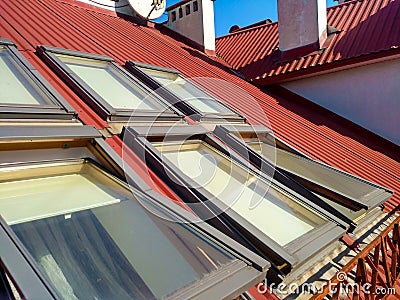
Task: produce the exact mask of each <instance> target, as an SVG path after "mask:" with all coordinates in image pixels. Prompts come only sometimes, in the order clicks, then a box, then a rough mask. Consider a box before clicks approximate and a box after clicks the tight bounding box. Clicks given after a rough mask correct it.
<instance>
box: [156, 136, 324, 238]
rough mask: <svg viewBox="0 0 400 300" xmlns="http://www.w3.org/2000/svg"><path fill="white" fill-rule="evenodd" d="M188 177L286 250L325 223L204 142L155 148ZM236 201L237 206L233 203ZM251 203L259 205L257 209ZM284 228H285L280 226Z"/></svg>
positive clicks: (164, 145)
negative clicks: (290, 244) (267, 186)
mask: <svg viewBox="0 0 400 300" xmlns="http://www.w3.org/2000/svg"><path fill="white" fill-rule="evenodd" d="M155 146H156V147H157V148H158V149H159V150H160V151H161V152H162V153H163V155H164V156H165V157H167V158H168V159H169V160H170V161H171V162H172V163H173V164H174V165H175V166H177V167H178V168H179V169H180V170H181V171H182V172H183V173H184V174H185V175H187V176H189V177H190V178H191V179H193V180H194V181H195V182H196V183H197V184H198V185H199V186H200V187H203V188H205V189H206V190H207V191H208V192H210V193H211V194H212V195H214V196H215V197H216V198H218V199H219V200H221V201H222V202H224V203H225V204H227V205H229V206H230V207H231V209H233V210H234V211H235V212H237V213H238V214H239V215H241V216H242V217H244V218H245V219H247V220H248V221H249V222H250V223H252V224H253V225H254V226H256V227H258V228H259V229H260V230H261V231H262V232H264V233H265V234H266V235H268V236H269V237H270V238H272V239H273V240H274V241H276V242H277V243H278V244H280V245H282V246H284V245H286V244H288V243H289V242H291V241H293V240H295V239H297V238H299V237H300V236H302V235H304V234H306V233H307V232H309V231H311V230H312V229H314V228H316V227H318V226H320V225H322V224H323V223H324V222H325V221H324V220H323V219H322V218H320V217H319V216H317V215H316V214H315V213H313V212H311V211H309V210H308V209H306V208H305V207H303V206H302V205H300V204H298V203H297V202H296V201H294V200H293V199H291V198H289V197H288V196H286V195H284V194H283V193H281V192H280V191H278V190H277V189H275V188H274V187H270V188H269V190H266V189H265V188H266V186H264V185H263V186H261V185H260V184H256V182H257V181H258V178H257V177H256V176H255V175H253V174H249V173H248V172H247V171H246V170H244V169H243V168H241V167H239V166H238V165H236V164H233V163H232V162H231V161H230V160H229V159H228V158H226V157H225V156H223V155H222V154H219V153H218V152H216V151H215V150H213V149H212V148H211V147H210V146H209V145H206V144H205V143H204V142H200V141H198V142H186V143H185V144H183V145H181V146H178V145H173V144H166V143H165V144H163V145H160V144H158V145H157V144H155ZM234 200H236V202H233V204H232V201H234ZM250 201H251V203H259V204H258V205H257V206H256V207H255V208H253V207H251V205H250ZM277 224H282V226H277Z"/></svg>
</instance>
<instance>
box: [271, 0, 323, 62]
mask: <svg viewBox="0 0 400 300" xmlns="http://www.w3.org/2000/svg"><path fill="white" fill-rule="evenodd" d="M278 30H279V49H280V50H281V51H282V52H283V55H284V56H302V55H305V54H308V53H310V52H312V51H314V50H319V49H320V48H321V46H322V45H323V43H324V42H325V40H326V37H327V32H326V30H327V20H326V0H278Z"/></svg>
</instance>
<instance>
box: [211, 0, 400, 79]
mask: <svg viewBox="0 0 400 300" xmlns="http://www.w3.org/2000/svg"><path fill="white" fill-rule="evenodd" d="M327 18H328V25H330V26H333V27H335V28H336V29H338V30H340V32H339V33H337V34H335V35H334V36H333V39H332V41H331V43H330V44H329V47H327V48H326V49H323V50H321V51H318V52H313V53H311V54H309V55H307V56H305V57H303V59H300V60H299V59H293V60H289V61H282V60H281V59H280V53H279V50H278V45H279V34H278V23H277V22H275V23H271V24H265V25H261V26H258V27H254V28H250V29H247V30H242V31H237V32H234V33H232V34H228V35H225V36H222V37H220V38H217V41H216V48H217V54H218V55H219V56H221V57H222V58H223V59H225V60H226V62H227V63H229V64H230V65H232V66H233V68H234V69H236V70H238V71H240V72H241V73H242V74H243V75H244V76H245V77H246V78H247V79H248V80H250V81H254V83H255V84H266V83H269V82H276V81H278V80H279V81H281V80H282V81H284V80H285V79H287V78H288V76H287V75H288V74H291V75H292V76H300V75H303V74H304V73H305V72H306V70H307V72H308V73H309V72H313V68H315V67H316V66H323V67H325V68H334V67H335V64H337V63H339V62H342V63H346V64H351V63H352V62H353V60H352V59H354V58H358V59H363V58H364V57H365V58H368V55H370V54H376V53H383V52H384V53H386V54H399V53H400V49H399V46H400V1H398V0H354V1H350V2H345V3H343V4H340V5H336V6H333V7H330V8H328V10H327ZM260 44H261V45H260ZM357 62H358V60H357ZM329 64H332V65H329ZM320 70H322V69H318V71H320ZM262 79H264V80H262Z"/></svg>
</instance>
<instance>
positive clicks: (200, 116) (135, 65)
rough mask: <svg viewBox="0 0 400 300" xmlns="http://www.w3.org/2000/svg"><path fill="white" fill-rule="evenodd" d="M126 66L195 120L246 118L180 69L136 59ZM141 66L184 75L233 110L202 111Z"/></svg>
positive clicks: (234, 119) (237, 121) (222, 120)
mask: <svg viewBox="0 0 400 300" xmlns="http://www.w3.org/2000/svg"><path fill="white" fill-rule="evenodd" d="M125 67H126V68H127V69H128V70H129V71H130V72H131V73H132V74H133V75H134V76H136V77H137V78H139V79H140V80H141V81H143V82H144V83H145V84H146V85H148V86H149V87H150V88H151V89H152V90H155V91H157V93H158V94H159V95H160V96H161V97H162V98H164V99H166V100H167V101H168V102H169V103H170V104H172V105H173V106H175V107H176V108H177V109H178V110H179V111H181V112H182V113H184V114H185V115H187V116H189V117H190V118H191V119H193V120H195V121H199V122H200V121H202V122H216V121H217V122H219V123H221V122H224V121H225V122H233V123H244V122H245V121H246V118H245V117H244V116H243V115H241V114H240V113H238V112H236V111H235V110H233V109H232V108H230V107H229V106H227V105H226V104H225V103H223V102H222V101H220V100H218V99H217V98H215V97H214V96H212V95H211V94H210V93H208V92H206V91H205V90H204V89H202V88H201V87H199V86H197V85H196V84H195V83H194V82H192V81H190V80H189V79H188V78H186V77H184V76H182V75H181V73H180V72H179V71H178V70H175V69H169V68H164V67H160V66H155V65H150V64H145V63H140V62H135V61H131V60H129V61H127V62H126V63H125ZM140 68H146V69H152V70H156V71H160V72H165V73H170V74H175V75H178V76H180V77H182V79H183V80H186V81H188V82H189V83H190V84H192V85H193V86H195V87H196V88H198V89H200V90H201V91H202V92H203V93H204V94H205V95H207V96H208V97H209V98H210V99H213V100H215V101H216V102H218V103H219V104H220V105H222V106H224V107H226V108H227V109H228V110H230V111H232V113H230V114H225V113H202V112H201V111H199V110H197V109H196V108H195V107H194V106H192V105H190V104H189V103H187V102H186V101H183V100H182V99H181V98H180V97H179V96H178V95H176V94H175V93H173V92H172V91H170V90H168V89H167V88H164V87H163V85H162V84H161V83H159V82H158V81H157V80H155V79H153V78H152V77H151V76H150V75H147V74H146V73H145V72H144V71H142V70H141V69H140Z"/></svg>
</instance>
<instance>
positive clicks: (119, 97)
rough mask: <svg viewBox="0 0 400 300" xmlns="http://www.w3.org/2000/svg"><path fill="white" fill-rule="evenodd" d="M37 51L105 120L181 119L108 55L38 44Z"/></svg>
mask: <svg viewBox="0 0 400 300" xmlns="http://www.w3.org/2000/svg"><path fill="white" fill-rule="evenodd" d="M38 51H39V53H40V54H41V55H42V56H43V58H44V60H45V61H46V62H47V63H49V64H50V65H51V66H52V67H53V68H54V69H55V70H56V72H57V73H58V74H59V75H60V76H61V77H62V78H63V79H65V80H66V81H67V83H68V84H69V85H70V86H71V87H72V88H73V89H74V90H75V91H76V92H77V94H79V95H80V96H81V97H82V98H83V99H84V100H85V101H86V102H87V103H88V104H89V105H91V106H92V108H93V109H94V110H95V111H96V112H97V113H98V114H99V115H100V116H101V117H103V118H104V119H106V120H108V121H116V120H117V121H121V122H122V121H125V122H127V121H135V120H139V119H140V120H141V121H144V120H148V121H150V122H152V121H156V120H166V119H169V120H171V121H174V120H178V119H180V117H179V116H178V115H177V113H176V112H175V111H174V110H173V109H170V108H169V107H168V104H166V103H164V101H163V100H162V99H161V98H159V97H158V96H156V95H154V94H152V91H151V90H149V89H148V88H146V86H144V85H143V84H141V83H140V82H139V81H137V80H136V79H135V78H134V77H132V76H131V75H130V74H129V73H128V72H126V71H125V70H123V69H122V68H121V67H119V66H118V65H117V64H116V63H115V62H114V61H113V60H112V59H111V58H110V57H107V56H102V55H96V54H91V53H83V52H78V51H73V50H66V49H60V48H54V47H49V46H40V47H38Z"/></svg>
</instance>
